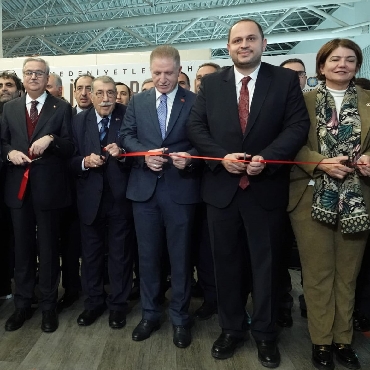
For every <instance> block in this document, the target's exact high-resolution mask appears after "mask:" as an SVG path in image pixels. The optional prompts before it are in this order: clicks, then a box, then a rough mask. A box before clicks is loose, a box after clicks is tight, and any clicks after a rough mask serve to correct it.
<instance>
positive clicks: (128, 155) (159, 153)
mask: <svg viewBox="0 0 370 370" xmlns="http://www.w3.org/2000/svg"><path fill="white" fill-rule="evenodd" d="M147 155H150V156H157V155H158V156H167V157H170V155H169V154H168V153H163V152H132V153H124V154H121V155H120V156H121V157H143V156H147ZM176 156H177V157H180V158H194V159H204V160H211V161H224V160H226V161H230V162H242V163H251V162H252V161H251V160H244V159H230V158H217V157H203V156H199V155H178V154H176ZM260 162H261V163H270V164H316V165H317V164H320V163H321V162H309V161H307V162H304V161H280V160H273V159H263V160H260ZM325 164H338V163H337V162H333V163H329V162H326V163H325ZM363 165H366V164H365V163H356V166H363Z"/></svg>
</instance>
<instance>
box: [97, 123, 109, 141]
mask: <svg viewBox="0 0 370 370" xmlns="http://www.w3.org/2000/svg"><path fill="white" fill-rule="evenodd" d="M100 123H101V127H100V130H99V139H100V142H102V141H103V140H104V138H105V135H106V134H107V130H108V123H109V118H108V117H104V118H103V119H102V120H101V121H100Z"/></svg>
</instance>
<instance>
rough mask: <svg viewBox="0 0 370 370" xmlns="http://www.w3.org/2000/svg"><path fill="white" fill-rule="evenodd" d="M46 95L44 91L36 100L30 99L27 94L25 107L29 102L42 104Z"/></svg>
mask: <svg viewBox="0 0 370 370" xmlns="http://www.w3.org/2000/svg"><path fill="white" fill-rule="evenodd" d="M47 96H48V94H47V92H46V91H44V92H43V93H42V94H41V95H40V96H39V97H38V98H37V99H32V98H31V97H30V96H29V95H28V94H26V105H27V104H30V103H31V101H34V100H37V101H38V102H39V104H44V103H45V100H46V98H47Z"/></svg>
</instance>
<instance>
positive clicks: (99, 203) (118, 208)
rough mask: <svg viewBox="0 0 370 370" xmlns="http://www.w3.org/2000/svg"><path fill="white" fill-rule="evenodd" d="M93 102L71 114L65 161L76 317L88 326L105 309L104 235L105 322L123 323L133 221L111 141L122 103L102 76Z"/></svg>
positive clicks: (123, 168) (125, 171) (124, 172)
mask: <svg viewBox="0 0 370 370" xmlns="http://www.w3.org/2000/svg"><path fill="white" fill-rule="evenodd" d="M91 91H92V92H91V97H92V102H93V107H91V108H90V109H88V110H86V111H84V112H82V113H81V114H77V115H76V116H74V118H73V124H72V130H73V139H74V142H75V145H76V149H77V152H76V155H75V156H74V157H73V159H72V161H71V168H72V171H73V172H74V173H75V174H76V175H77V176H78V179H77V207H78V210H79V215H80V221H81V239H82V285H83V290H84V292H85V294H86V295H87V299H86V301H85V310H84V311H83V312H82V313H81V315H80V316H79V317H78V319H77V323H78V324H79V325H81V326H88V325H91V324H92V323H93V322H94V321H95V320H96V319H97V318H98V317H99V316H100V315H101V314H102V313H103V312H104V310H105V309H106V303H105V301H106V293H105V291H104V281H103V280H104V253H105V240H106V236H107V238H108V240H107V243H108V247H109V257H108V271H109V277H110V294H109V297H108V306H109V310H110V314H109V326H110V327H111V328H114V329H120V328H123V327H124V326H125V324H126V308H127V298H128V295H129V293H130V291H131V284H132V247H133V242H134V226H133V215H132V206H131V202H130V201H129V200H127V199H126V187H127V181H128V177H129V167H128V166H127V165H126V164H125V163H124V162H123V161H121V160H119V159H120V158H119V155H120V154H122V149H121V148H119V146H118V145H117V140H118V138H119V134H120V130H121V125H122V122H123V116H124V114H125V111H126V107H125V106H124V105H122V104H118V103H117V104H116V95H117V90H116V85H115V83H114V80H113V79H112V78H110V77H108V76H102V77H97V78H96V79H95V80H94V81H93V84H92V90H91Z"/></svg>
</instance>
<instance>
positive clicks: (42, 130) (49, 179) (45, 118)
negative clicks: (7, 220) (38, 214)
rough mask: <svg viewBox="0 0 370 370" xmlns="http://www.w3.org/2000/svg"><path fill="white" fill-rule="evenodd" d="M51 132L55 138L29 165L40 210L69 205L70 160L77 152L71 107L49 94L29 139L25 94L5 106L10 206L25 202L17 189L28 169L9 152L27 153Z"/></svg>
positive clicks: (4, 147)
mask: <svg viewBox="0 0 370 370" xmlns="http://www.w3.org/2000/svg"><path fill="white" fill-rule="evenodd" d="M48 134H53V136H54V141H52V142H51V144H50V145H49V147H48V148H47V149H46V150H45V152H44V153H43V155H42V156H41V159H39V160H37V161H34V162H32V164H31V165H30V171H29V182H28V185H27V186H29V187H30V190H31V192H32V199H33V201H34V202H35V203H37V204H38V206H39V207H40V208H41V209H45V210H47V209H58V208H62V207H66V206H68V205H69V204H70V202H71V194H70V188H69V183H68V173H67V167H68V162H67V160H68V158H69V157H71V156H72V155H73V152H74V145H73V141H72V135H71V106H70V104H68V103H66V102H64V101H63V100H61V99H58V98H55V97H54V96H52V95H51V94H49V93H48V95H47V98H46V100H45V104H44V106H43V107H42V110H41V112H40V116H39V120H38V122H37V125H36V127H35V130H34V132H33V134H32V137H31V140H28V135H27V125H26V97H25V96H22V97H20V98H17V99H14V100H12V101H9V102H8V103H7V104H5V105H4V111H3V116H2V122H1V144H2V155H3V159H4V162H5V163H6V164H7V171H6V179H5V202H6V204H7V206H8V207H10V208H20V207H22V204H23V201H22V200H19V199H18V191H19V187H20V184H21V181H22V178H23V174H24V172H25V169H26V167H25V166H15V165H13V164H12V163H11V162H9V161H8V160H7V155H8V153H9V152H10V151H12V150H14V149H15V150H19V151H21V152H23V153H24V154H26V155H28V149H29V148H30V146H31V145H32V143H33V142H34V141H36V140H38V139H40V138H41V137H43V136H45V135H48Z"/></svg>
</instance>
